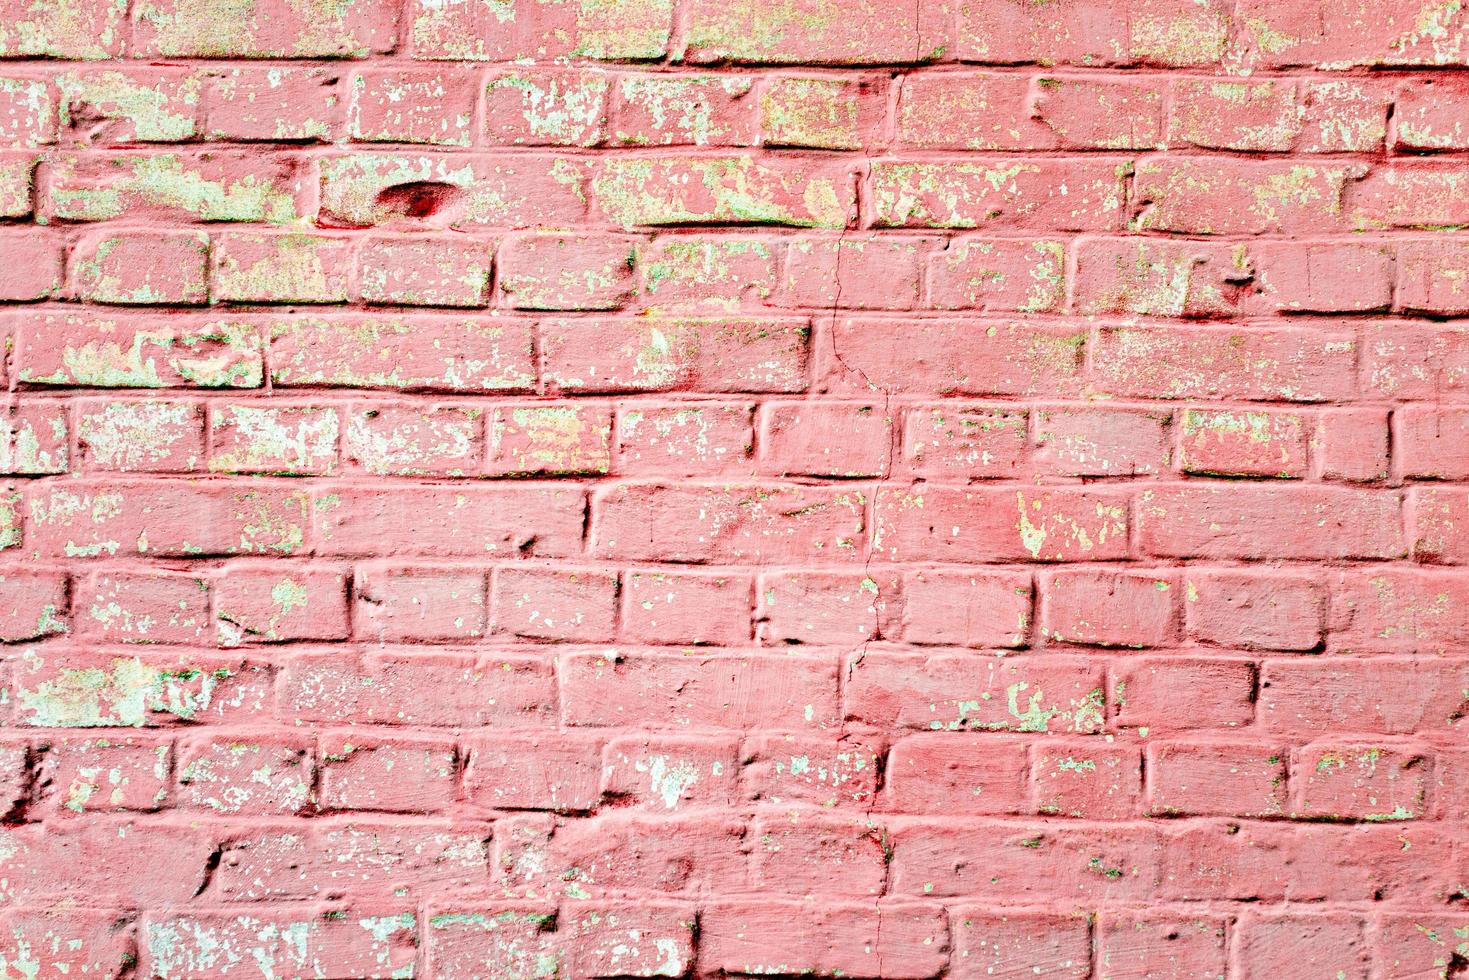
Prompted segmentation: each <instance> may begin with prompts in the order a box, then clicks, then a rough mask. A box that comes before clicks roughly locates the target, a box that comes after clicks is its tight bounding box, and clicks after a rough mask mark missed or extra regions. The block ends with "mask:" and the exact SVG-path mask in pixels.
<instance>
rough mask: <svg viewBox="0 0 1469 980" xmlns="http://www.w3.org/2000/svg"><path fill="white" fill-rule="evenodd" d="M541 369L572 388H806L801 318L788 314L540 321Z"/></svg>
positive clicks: (548, 377)
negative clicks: (752, 316)
mask: <svg viewBox="0 0 1469 980" xmlns="http://www.w3.org/2000/svg"><path fill="white" fill-rule="evenodd" d="M542 330H543V334H542V337H543V339H544V344H543V345H542V352H543V355H544V359H545V360H544V363H545V367H544V371H545V376H546V380H547V382H548V383H550V384H552V385H554V386H556V387H557V388H558V389H565V390H568V391H579V392H588V393H596V392H620V391H668V390H672V389H675V388H683V387H689V386H692V387H697V388H699V389H701V390H707V391H717V392H767V391H768V392H791V391H801V390H803V389H804V388H805V387H806V356H807V335H808V334H809V332H810V328H809V327H808V326H807V324H806V321H804V320H800V319H795V318H758V319H757V318H750V319H738V318H736V319H697V320H685V319H663V318H641V319H637V320H599V319H579V320H575V321H572V320H549V321H542Z"/></svg>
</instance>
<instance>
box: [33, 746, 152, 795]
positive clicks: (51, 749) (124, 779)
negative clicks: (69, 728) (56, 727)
mask: <svg viewBox="0 0 1469 980" xmlns="http://www.w3.org/2000/svg"><path fill="white" fill-rule="evenodd" d="M173 761H174V758H173V746H172V745H171V744H170V743H169V741H168V740H167V739H159V738H152V737H147V736H123V737H121V738H117V737H107V738H67V739H58V740H57V741H54V742H50V743H45V744H43V746H42V755H41V762H40V767H39V770H38V775H39V778H40V783H41V785H42V786H43V787H44V790H43V791H42V792H41V794H39V795H40V798H41V803H42V806H43V807H45V808H47V809H48V811H50V812H55V813H71V814H87V813H109V812H121V811H134V812H148V811H154V810H160V809H162V808H163V807H164V806H165V805H166V804H167V803H168V801H169V799H170V797H171V795H172V785H171V784H172V779H173Z"/></svg>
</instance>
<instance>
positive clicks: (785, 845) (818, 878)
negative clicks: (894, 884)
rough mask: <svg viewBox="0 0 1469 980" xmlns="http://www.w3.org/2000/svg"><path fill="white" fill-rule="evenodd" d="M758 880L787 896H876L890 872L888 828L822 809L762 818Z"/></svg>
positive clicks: (754, 828) (757, 834)
mask: <svg viewBox="0 0 1469 980" xmlns="http://www.w3.org/2000/svg"><path fill="white" fill-rule="evenodd" d="M750 831H751V834H752V836H753V837H754V839H755V840H756V841H758V843H756V844H755V846H754V847H753V848H752V850H753V851H754V858H755V870H754V883H755V885H756V887H758V888H760V889H763V890H765V891H769V892H774V893H776V894H782V895H836V896H842V897H847V896H861V897H869V898H870V897H876V896H877V895H879V894H881V893H882V891H883V887H884V879H885V878H886V877H887V869H886V863H887V861H886V858H887V855H886V852H885V842H884V840H883V836H884V828H883V827H882V826H881V825H879V824H877V823H875V822H874V821H873V820H872V819H870V818H863V817H860V816H836V815H828V814H822V813H802V812H795V813H787V814H781V815H779V816H768V817H757V818H756V819H755V822H754V823H753V824H752V825H751V827H750Z"/></svg>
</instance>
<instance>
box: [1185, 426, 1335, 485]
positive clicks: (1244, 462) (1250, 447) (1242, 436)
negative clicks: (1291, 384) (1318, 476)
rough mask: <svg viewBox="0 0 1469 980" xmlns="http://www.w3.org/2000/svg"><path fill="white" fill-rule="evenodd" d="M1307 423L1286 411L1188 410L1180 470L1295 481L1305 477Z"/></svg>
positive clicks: (1308, 427)
mask: <svg viewBox="0 0 1469 980" xmlns="http://www.w3.org/2000/svg"><path fill="white" fill-rule="evenodd" d="M1310 421H1311V420H1310V419H1309V418H1306V417H1303V416H1301V415H1298V414H1295V413H1287V412H1269V411H1265V412H1231V411H1228V410H1210V409H1196V408H1191V409H1188V410H1187V411H1185V412H1184V413H1183V419H1182V422H1183V425H1182V429H1183V436H1182V444H1181V446H1180V450H1181V451H1180V453H1179V466H1180V468H1181V469H1182V470H1183V471H1184V472H1185V473H1193V474H1207V475H1213V476H1267V477H1279V478H1281V479H1299V478H1301V477H1304V476H1305V475H1306V462H1307V461H1306V446H1307V441H1308V439H1309V431H1310V425H1309V423H1310Z"/></svg>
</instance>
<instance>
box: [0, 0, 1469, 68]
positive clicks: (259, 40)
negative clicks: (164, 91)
mask: <svg viewBox="0 0 1469 980" xmlns="http://www.w3.org/2000/svg"><path fill="white" fill-rule="evenodd" d="M405 8H406V9H405ZM1456 13H1457V8H1454V9H1453V10H1451V11H1447V12H1441V11H1438V10H1436V9H1429V10H1427V11H1425V10H1424V9H1423V7H1422V5H1421V4H1420V3H1418V2H1416V0H1392V2H1389V3H1372V2H1368V0H1351V2H1349V3H1347V4H1346V5H1345V6H1343V5H1342V4H1341V3H1339V2H1332V0H1292V2H1289V3H1273V2H1268V0H1248V2H1246V3H1244V4H1242V5H1236V4H1230V3H1226V2H1223V0H1203V2H1191V0H1149V2H1148V3H1147V4H1146V5H1145V6H1144V7H1143V8H1142V9H1137V8H1136V5H1135V4H1134V3H1131V2H1129V0H1092V2H1077V3H1067V4H1062V5H1059V6H1056V7H1052V6H1049V5H1034V4H1025V3H1018V2H999V3H992V4H991V3H987V4H980V5H971V4H961V3H956V2H954V0H919V2H918V3H915V4H911V5H908V4H905V5H903V6H902V7H901V8H894V7H893V6H892V5H891V4H888V3H885V2H883V0H852V2H849V3H844V4H843V5H842V6H841V7H840V8H835V7H825V6H822V5H819V4H811V3H802V4H791V3H788V2H782V0H756V2H750V3H742V4H739V5H730V4H727V3H724V2H721V0H684V2H682V3H678V4H677V5H675V2H674V0H635V2H629V3H618V4H594V5H589V6H587V5H576V6H574V7H571V8H567V7H566V6H565V5H563V4H560V3H557V2H555V0H519V2H518V3H517V2H515V0H511V2H508V3H506V4H505V5H504V6H503V7H486V8H480V7H476V6H461V5H452V6H444V5H441V4H437V3H433V2H430V0H418V2H417V3H412V4H403V3H400V2H399V0H352V2H350V3H346V4H344V5H343V6H342V7H341V8H340V9H336V10H333V11H331V12H330V13H328V12H326V11H323V10H320V9H318V8H315V7H304V8H300V9H297V8H289V9H286V10H281V11H271V12H269V13H266V12H265V11H260V10H256V9H255V8H253V7H243V8H242V7H238V6H233V5H230V4H228V3H224V2H221V0H212V2H208V3H199V4H193V5H190V4H185V3H181V2H179V0H152V2H149V3H147V4H143V5H141V6H139V7H137V8H136V9H133V10H132V11H131V16H129V12H128V10H126V9H120V8H118V7H116V6H115V5H113V4H111V3H108V2H106V0H79V2H75V3H65V2H61V0H45V2H42V3H39V4H35V5H29V4H25V5H22V4H19V3H17V4H16V5H15V6H14V7H13V9H12V8H6V14H7V17H8V19H10V20H11V21H12V23H11V25H10V26H9V27H8V29H7V30H5V31H4V32H0V56H10V57H57V58H73V59H104V58H117V57H121V56H124V55H128V56H131V57H134V58H161V57H163V58H166V57H207V58H214V57H227V58H341V57H357V58H363V57H369V56H372V55H375V54H382V53H386V52H390V51H394V50H396V49H398V48H400V47H406V48H407V49H408V50H409V51H411V53H412V54H413V56H414V57H417V58H421V59H443V60H453V61H462V60H470V61H474V60H503V61H513V60H519V59H558V58H588V59H598V60H610V61H652V60H661V59H663V58H665V57H668V58H671V59H673V60H687V61H690V62H694V63H721V62H730V61H733V62H739V63H757V64H758V63H774V64H833V65H854V64H921V63H925V62H933V61H938V60H941V59H949V60H959V61H971V62H979V63H988V64H1001V65H1005V64H1014V63H1037V62H1039V63H1043V64H1050V63H1056V62H1060V63H1067V64H1080V65H1087V66H1092V65H1109V66H1114V65H1115V66H1131V65H1158V66H1164V67H1178V66H1216V65H1219V66H1225V67H1229V68H1231V69H1232V70H1236V71H1242V72H1246V73H1248V70H1250V69H1254V68H1266V69H1269V68H1275V67H1282V66H1286V67H1290V66H1301V65H1305V66H1317V67H1329V68H1343V67H1351V66H1357V65H1364V66H1371V67H1378V66H1393V67H1398V66H1420V67H1437V66H1444V65H1446V66H1462V65H1463V64H1465V54H1464V48H1465V45H1464V39H1465V27H1464V25H1463V24H1462V23H1461V22H1460V21H1459V20H1458V19H1456V18H1455V16H1454V15H1455V14H1456ZM400 37H401V38H403V42H401V43H400Z"/></svg>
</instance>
